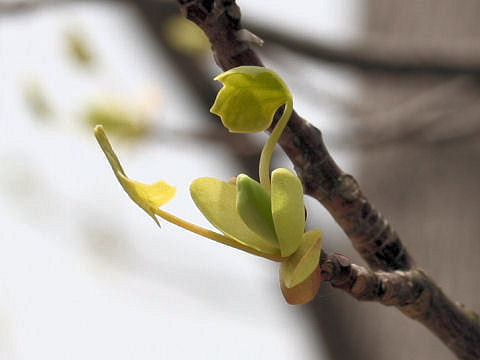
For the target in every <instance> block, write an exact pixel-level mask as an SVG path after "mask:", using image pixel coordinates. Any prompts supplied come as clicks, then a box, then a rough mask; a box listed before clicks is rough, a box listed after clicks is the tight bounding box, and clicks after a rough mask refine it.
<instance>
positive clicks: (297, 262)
mask: <svg viewBox="0 0 480 360" xmlns="http://www.w3.org/2000/svg"><path fill="white" fill-rule="evenodd" d="M321 248H322V231H321V230H311V231H308V232H306V233H305V234H303V236H302V242H301V243H300V246H299V248H298V250H297V251H296V252H295V253H294V254H293V255H292V256H290V257H289V258H288V259H287V260H285V261H284V262H282V264H281V269H280V277H281V279H282V283H283V284H284V285H285V286H286V287H287V288H292V287H294V286H296V285H298V284H300V283H301V282H302V281H304V280H305V279H306V278H308V277H309V276H310V274H311V273H312V272H313V271H314V270H315V268H316V267H317V266H318V262H319V260H320V251H321Z"/></svg>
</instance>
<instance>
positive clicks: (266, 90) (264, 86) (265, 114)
mask: <svg viewBox="0 0 480 360" xmlns="http://www.w3.org/2000/svg"><path fill="white" fill-rule="evenodd" d="M215 80H218V81H220V82H222V83H223V85H224V87H223V88H222V89H221V90H220V91H219V93H218V95H217V98H216V99H215V103H214V104H213V106H212V108H211V109H210V111H211V112H212V113H214V114H217V115H218V116H220V118H221V119H222V123H223V125H224V126H225V127H226V128H228V130H230V131H231V132H239V133H248V132H257V131H263V130H266V129H268V128H269V127H270V125H271V123H272V120H273V115H274V114H275V111H277V109H278V108H279V107H280V106H281V105H283V104H285V103H286V102H287V101H288V99H290V98H291V94H290V91H289V90H288V88H287V86H286V85H285V83H284V82H283V80H282V79H280V77H279V76H278V75H277V74H276V73H275V72H273V71H272V70H269V69H266V68H264V67H259V66H239V67H236V68H233V69H230V70H229V71H227V72H224V73H223V74H220V75H219V76H217V77H216V78H215Z"/></svg>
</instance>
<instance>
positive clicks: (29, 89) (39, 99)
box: [22, 79, 53, 119]
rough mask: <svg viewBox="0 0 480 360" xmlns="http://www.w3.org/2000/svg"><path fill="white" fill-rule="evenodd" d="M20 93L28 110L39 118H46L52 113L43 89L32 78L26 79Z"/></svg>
mask: <svg viewBox="0 0 480 360" xmlns="http://www.w3.org/2000/svg"><path fill="white" fill-rule="evenodd" d="M22 93H23V98H24V100H25V103H26V105H27V107H28V108H29V110H30V111H31V112H32V113H33V114H34V115H36V116H37V117H39V118H43V119H45V118H47V117H49V116H51V115H52V114H53V111H52V108H51V107H50V105H49V103H48V101H47V98H46V94H45V90H44V89H42V86H41V85H40V83H39V82H38V81H36V80H33V79H28V80H26V81H25V82H24V84H23V86H22Z"/></svg>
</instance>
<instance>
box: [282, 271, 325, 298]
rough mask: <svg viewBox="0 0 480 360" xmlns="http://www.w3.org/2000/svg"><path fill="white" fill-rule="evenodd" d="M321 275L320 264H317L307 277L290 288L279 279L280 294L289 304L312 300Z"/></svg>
mask: <svg viewBox="0 0 480 360" xmlns="http://www.w3.org/2000/svg"><path fill="white" fill-rule="evenodd" d="M281 266H282V265H280V269H281ZM321 275H322V274H321V271H320V266H317V267H316V268H315V270H313V272H312V273H311V274H310V276H309V277H307V278H306V279H305V280H303V281H302V282H301V283H300V284H298V285H295V286H294V287H291V288H287V287H286V286H285V284H284V283H283V281H282V280H281V279H280V286H281V289H282V294H283V297H284V298H285V300H286V301H287V303H289V304H290V305H302V304H306V303H308V302H310V301H312V300H313V298H314V297H315V295H316V294H317V292H318V289H319V288H320V283H321V282H322V276H321Z"/></svg>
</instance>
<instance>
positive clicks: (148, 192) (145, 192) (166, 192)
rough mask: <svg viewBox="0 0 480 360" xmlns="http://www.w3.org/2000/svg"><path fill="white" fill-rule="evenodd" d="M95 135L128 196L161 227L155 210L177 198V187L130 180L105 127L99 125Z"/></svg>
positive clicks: (161, 183) (164, 183)
mask: <svg viewBox="0 0 480 360" xmlns="http://www.w3.org/2000/svg"><path fill="white" fill-rule="evenodd" d="M94 133H95V137H96V138H97V141H98V143H99V144H100V147H101V148H102V150H103V152H104V153H105V156H106V157H107V159H108V162H109V163H110V166H111V167H112V170H113V173H114V174H115V176H116V177H117V179H118V181H119V183H120V185H122V187H123V189H124V190H125V192H126V193H127V194H128V196H130V198H131V199H132V200H133V201H134V202H135V203H136V204H137V205H138V206H140V207H141V208H142V209H143V210H145V212H146V213H147V214H148V215H150V216H151V217H152V219H153V220H154V221H155V222H156V223H157V225H159V226H160V223H159V222H158V219H157V218H156V217H155V209H156V208H158V207H159V206H161V205H164V204H166V203H167V202H169V201H170V200H171V199H172V198H173V197H174V196H175V192H176V189H175V187H173V186H170V185H169V184H167V183H166V182H165V181H158V182H156V183H154V184H151V185H147V184H143V183H140V182H138V181H135V180H130V179H129V178H128V177H127V175H126V174H125V171H124V170H123V168H122V165H121V164H120V161H119V160H118V157H117V155H116V154H115V152H114V151H113V149H112V146H111V145H110V142H109V141H108V138H107V135H106V134H105V131H104V130H103V126H101V125H97V126H96V127H95V130H94Z"/></svg>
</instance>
